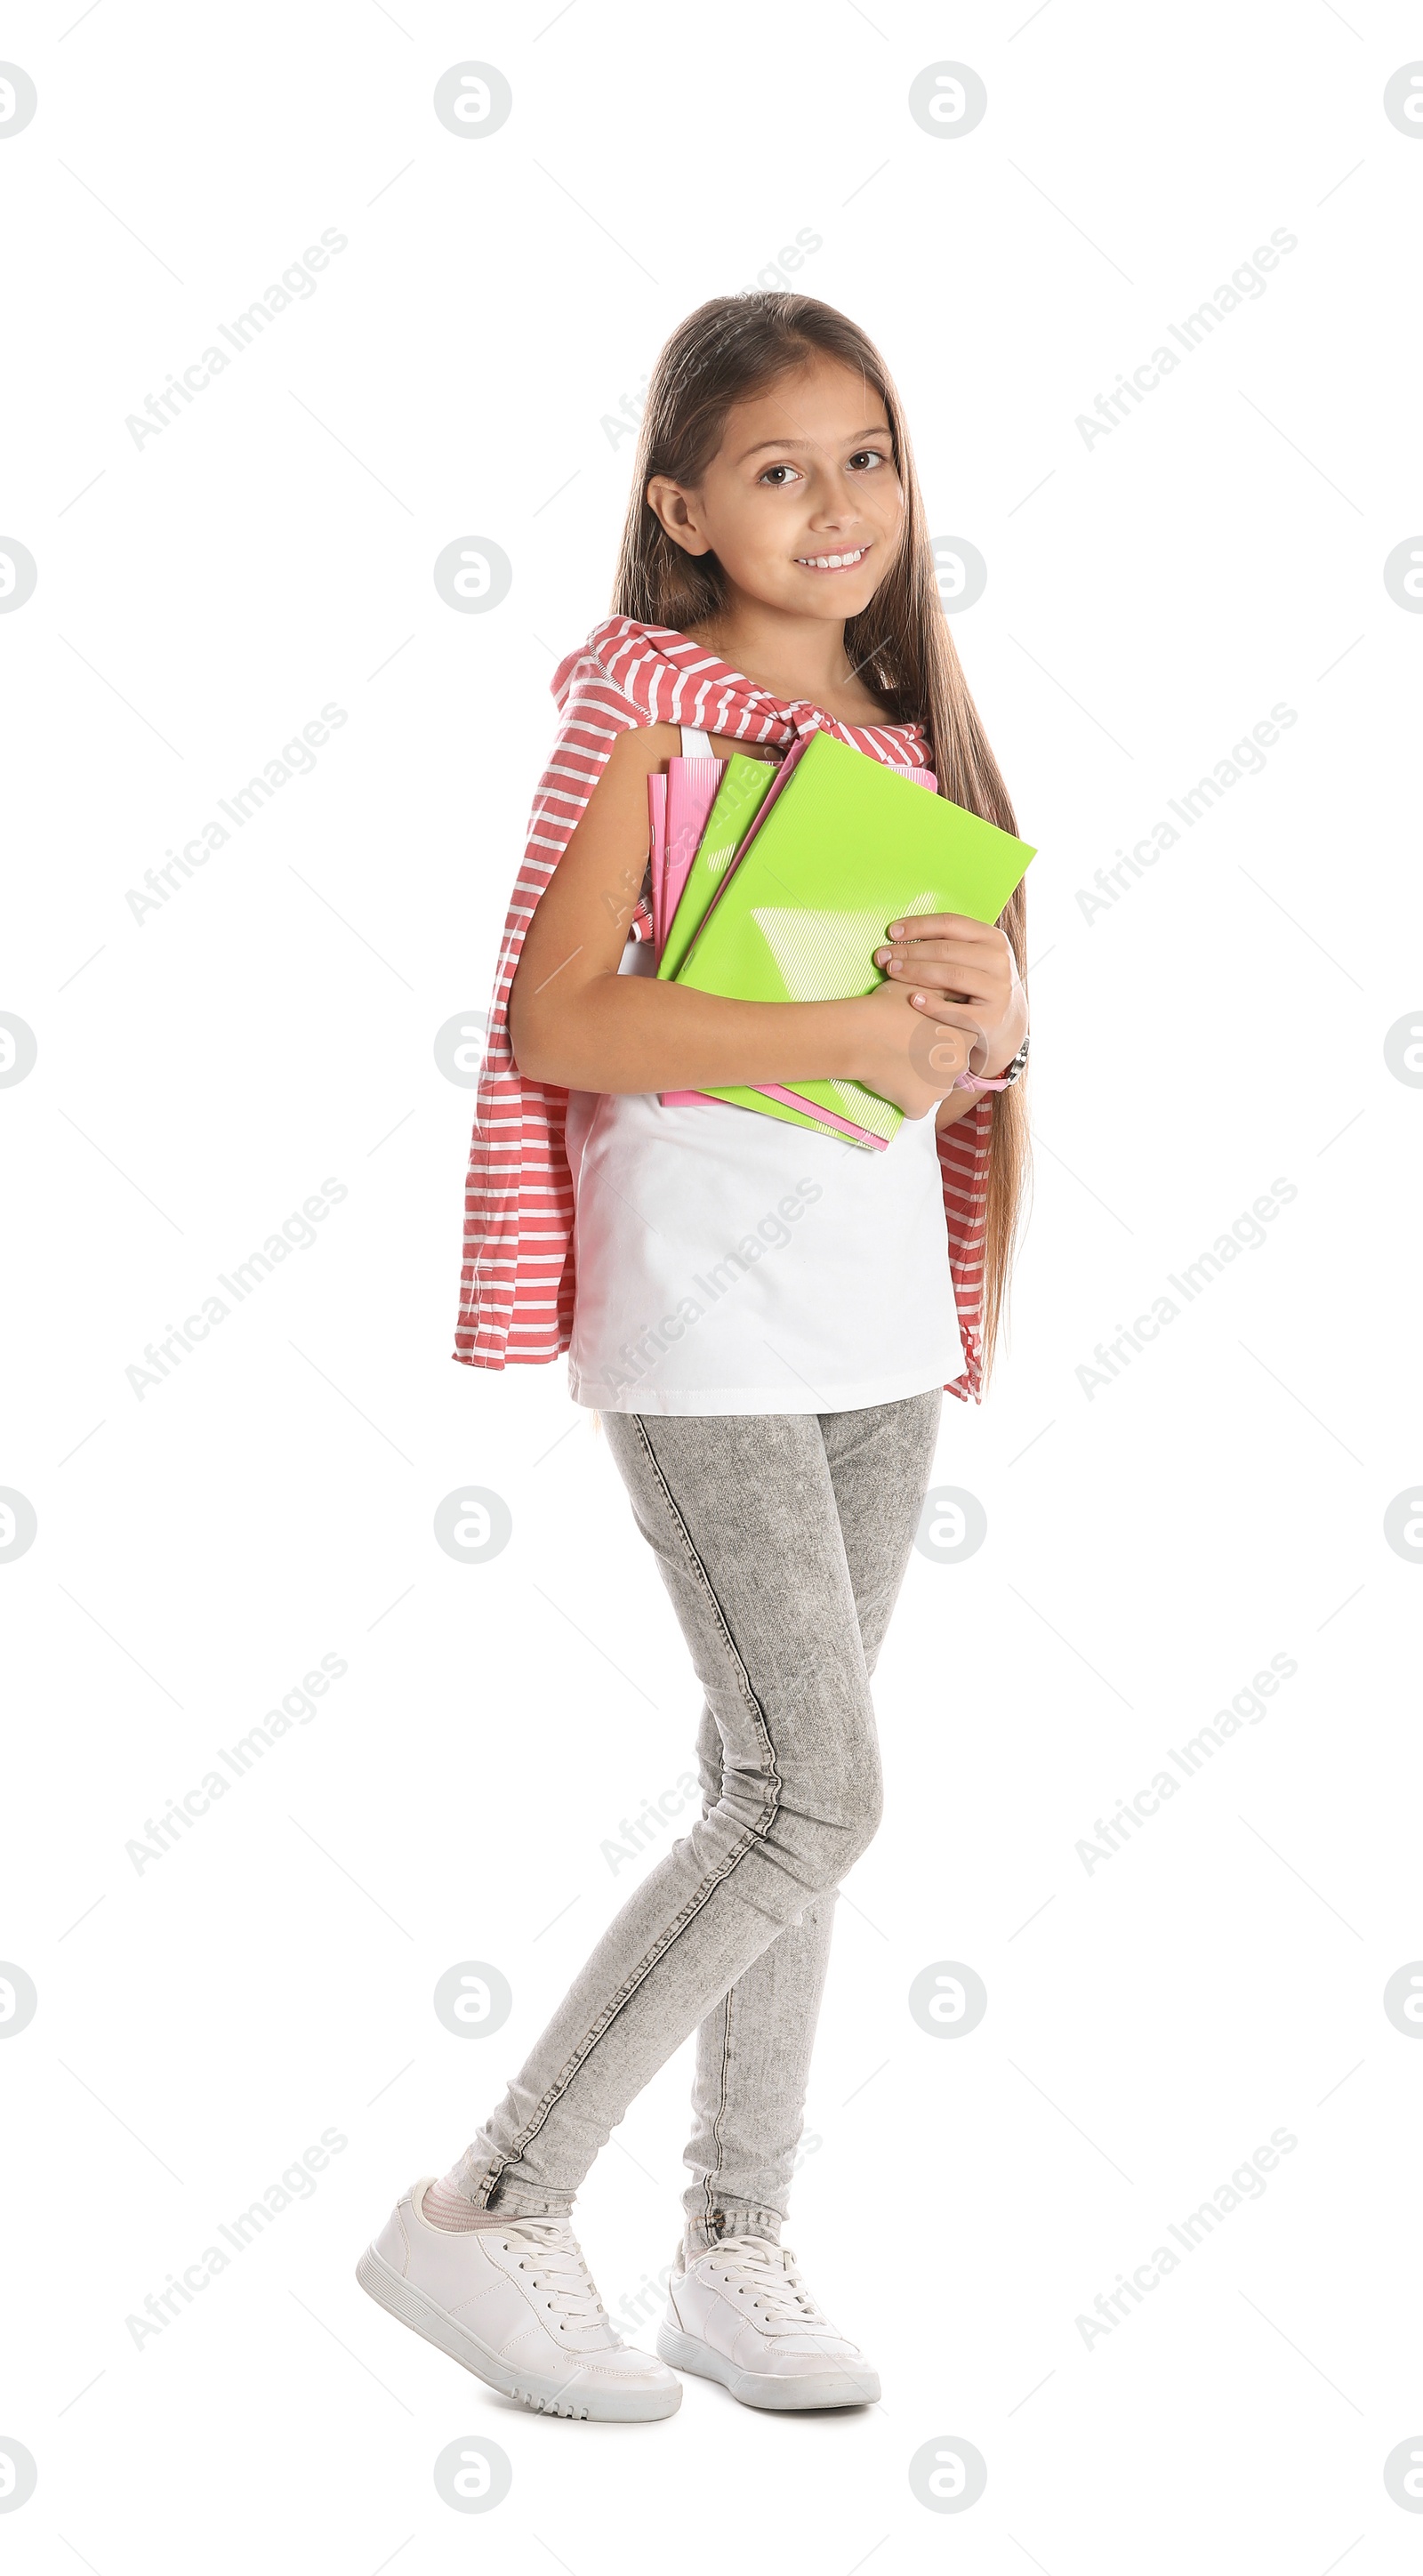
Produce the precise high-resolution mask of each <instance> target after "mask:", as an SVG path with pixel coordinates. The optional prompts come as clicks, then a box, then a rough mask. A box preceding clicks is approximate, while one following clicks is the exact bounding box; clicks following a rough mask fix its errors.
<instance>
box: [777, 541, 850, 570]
mask: <svg viewBox="0 0 1423 2576" xmlns="http://www.w3.org/2000/svg"><path fill="white" fill-rule="evenodd" d="M868 553H869V547H868V546H867V545H865V546H855V547H853V548H852V549H851V550H850V552H848V553H846V554H838V555H794V556H793V557H792V558H791V560H792V561H793V562H794V563H798V564H799V566H800V568H801V571H802V572H850V571H852V570H853V569H854V566H855V565H856V564H857V563H863V562H864V559H865V557H866V555H867V554H868Z"/></svg>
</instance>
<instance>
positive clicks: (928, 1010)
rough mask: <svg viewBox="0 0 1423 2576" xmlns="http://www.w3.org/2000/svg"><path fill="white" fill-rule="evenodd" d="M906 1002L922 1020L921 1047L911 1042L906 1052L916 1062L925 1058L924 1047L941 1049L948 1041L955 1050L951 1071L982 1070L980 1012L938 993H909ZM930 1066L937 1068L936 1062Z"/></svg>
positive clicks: (984, 1025) (984, 1041)
mask: <svg viewBox="0 0 1423 2576" xmlns="http://www.w3.org/2000/svg"><path fill="white" fill-rule="evenodd" d="M909 1001H910V1004H911V1006H912V1008H913V1009H914V1011H915V1012H916V1014H917V1016H918V1017H919V1018H920V1019H921V1020H923V1022H924V1023H925V1032H926V1034H925V1038H924V1041H923V1043H922V1046H921V1043H920V1042H919V1041H918V1040H915V1041H914V1042H913V1043H912V1044H911V1049H910V1052H911V1055H912V1056H913V1058H914V1060H915V1062H916V1063H921V1061H927V1059H925V1058H924V1057H923V1048H924V1047H928V1048H930V1049H936V1048H942V1047H944V1046H945V1045H946V1044H948V1043H950V1042H952V1044H953V1046H954V1047H955V1048H956V1049H957V1053H956V1057H955V1061H954V1063H953V1066H952V1071H953V1072H954V1073H981V1072H982V1071H983V1068H984V1066H985V1064H986V1063H987V1062H988V1021H987V1018H986V1017H985V1016H984V1015H982V1014H980V1013H977V1012H974V1011H972V1010H967V1009H963V1008H961V1007H960V1006H958V1005H957V1004H955V1003H952V1002H948V1001H946V1000H945V999H944V997H943V995H942V994H938V993H930V992H927V991H924V992H915V993H911V994H910V995H909ZM945 1060H947V1059H945ZM933 1069H934V1070H935V1071H937V1070H938V1069H939V1067H938V1065H937V1064H935V1065H934V1067H933Z"/></svg>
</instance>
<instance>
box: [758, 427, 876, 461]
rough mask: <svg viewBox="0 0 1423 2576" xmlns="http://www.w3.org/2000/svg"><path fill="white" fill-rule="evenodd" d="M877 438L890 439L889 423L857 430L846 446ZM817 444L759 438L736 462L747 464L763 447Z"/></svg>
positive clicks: (811, 441)
mask: <svg viewBox="0 0 1423 2576" xmlns="http://www.w3.org/2000/svg"><path fill="white" fill-rule="evenodd" d="M877 436H878V437H883V438H888V437H889V436H890V427H889V423H888V421H885V420H877V421H874V422H872V423H871V425H870V427H869V428H868V429H860V430H857V431H856V432H855V434H854V436H853V438H849V439H846V440H845V441H844V444H845V445H846V446H847V447H860V446H862V445H863V444H864V441H865V440H866V439H867V438H874V437H877ZM816 443H817V442H816V441H815V440H814V439H811V438H758V439H757V441H756V444H755V446H754V447H748V448H747V449H746V450H745V451H744V453H743V454H742V455H740V456H738V458H737V460H736V462H737V464H738V465H744V464H746V462H747V460H748V458H750V457H752V456H759V455H760V453H761V450H762V448H763V447H813V446H815V445H816Z"/></svg>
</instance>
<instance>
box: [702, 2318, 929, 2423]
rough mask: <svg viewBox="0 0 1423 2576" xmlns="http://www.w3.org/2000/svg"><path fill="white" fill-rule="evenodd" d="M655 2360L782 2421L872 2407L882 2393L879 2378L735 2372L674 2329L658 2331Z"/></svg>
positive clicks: (871, 2374) (860, 2373)
mask: <svg viewBox="0 0 1423 2576" xmlns="http://www.w3.org/2000/svg"><path fill="white" fill-rule="evenodd" d="M657 2354H658V2359H659V2360H661V2361H665V2362H666V2363H667V2364H668V2365H669V2367H670V2368H671V2369H673V2370H690V2371H694V2372H695V2373H696V2375H697V2377H698V2378H699V2379H717V2380H720V2382H721V2385H722V2387H723V2388H727V2389H729V2390H730V2392H731V2394H732V2396H733V2397H736V2398H739V2399H740V2401H741V2404H742V2405H743V2406H769V2407H772V2408H774V2409H775V2411H776V2412H777V2413H778V2414H782V2415H803V2414H806V2413H808V2412H809V2411H810V2410H811V2409H812V2408H813V2407H818V2406H873V2405H874V2404H875V2403H876V2401H877V2399H878V2397H879V2393H880V2386H879V2376H878V2373H877V2372H875V2371H873V2370H869V2369H865V2370H862V2371H849V2370H826V2371H816V2372H814V2373H813V2374H810V2375H808V2376H807V2377H805V2378H803V2379H781V2378H779V2377H777V2376H776V2375H775V2374H774V2373H772V2372H769V2371H759V2370H738V2368H737V2366H736V2364H735V2362H734V2361H728V2360H727V2359H726V2356H725V2354H724V2353H719V2352H714V2351H713V2349H712V2347H711V2345H710V2344H709V2343H701V2342H699V2341H698V2339H697V2338H696V2337H695V2336H694V2335H684V2334H679V2333H678V2331H677V2329H676V2328H675V2327H674V2326H659V2327H658V2329H657Z"/></svg>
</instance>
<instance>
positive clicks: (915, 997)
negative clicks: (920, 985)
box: [909, 993, 927, 1002]
mask: <svg viewBox="0 0 1423 2576" xmlns="http://www.w3.org/2000/svg"><path fill="white" fill-rule="evenodd" d="M909 998H910V1000H911V1002H922V1001H925V1000H926V999H927V995H925V994H923V993H911V994H910V996H909Z"/></svg>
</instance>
